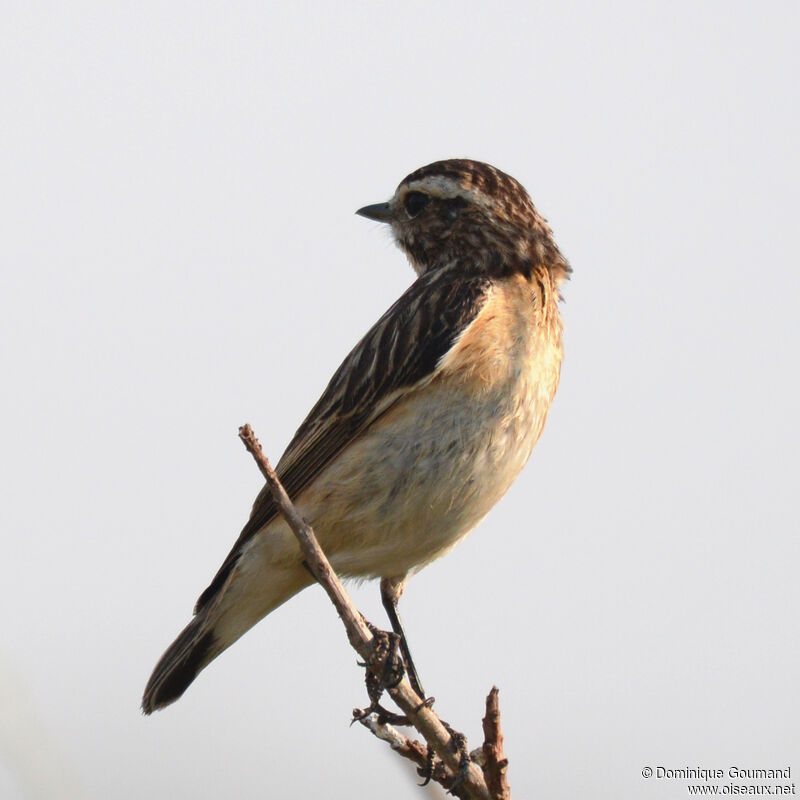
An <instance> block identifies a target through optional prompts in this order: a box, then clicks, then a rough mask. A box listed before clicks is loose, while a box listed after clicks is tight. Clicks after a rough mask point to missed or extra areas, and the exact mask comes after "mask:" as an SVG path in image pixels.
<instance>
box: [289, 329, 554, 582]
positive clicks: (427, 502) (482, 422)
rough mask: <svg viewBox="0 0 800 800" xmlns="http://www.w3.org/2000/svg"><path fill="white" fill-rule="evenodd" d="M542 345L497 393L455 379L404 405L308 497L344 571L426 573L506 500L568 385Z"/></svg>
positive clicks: (310, 512) (309, 512)
mask: <svg viewBox="0 0 800 800" xmlns="http://www.w3.org/2000/svg"><path fill="white" fill-rule="evenodd" d="M532 344H533V343H532ZM535 344H537V345H538V347H535V348H534V352H535V355H533V356H531V357H529V358H526V359H524V361H523V362H522V364H523V365H524V368H523V369H519V370H514V371H509V374H508V375H507V376H506V379H505V380H503V381H501V382H497V383H496V384H495V385H494V386H493V387H492V388H491V389H487V390H484V391H482V392H478V393H476V392H474V391H467V390H466V388H465V385H464V384H463V383H462V382H459V381H455V380H446V379H445V380H440V381H437V382H435V383H433V384H430V385H429V386H427V387H426V388H425V389H424V391H422V392H420V393H419V394H417V395H416V396H415V395H411V396H408V397H407V398H404V402H403V403H402V405H401V406H400V408H399V409H395V410H392V411H390V412H388V413H387V414H385V415H384V417H382V418H381V420H380V421H379V422H377V423H376V424H375V425H373V426H372V428H371V429H370V430H369V431H368V432H367V433H366V434H364V435H363V436H362V437H361V439H360V440H359V441H358V442H356V443H354V444H353V445H351V446H350V447H349V448H348V450H347V451H346V453H345V454H343V456H341V457H340V458H339V459H337V460H336V461H335V462H334V463H333V464H331V466H330V467H329V468H328V469H327V470H326V471H325V473H324V474H323V475H322V476H320V480H319V481H317V482H316V483H315V486H314V488H313V489H312V490H309V491H307V492H305V493H303V495H301V497H300V498H298V499H299V503H298V505H299V506H300V509H301V512H302V513H303V514H304V516H306V517H307V519H308V520H309V521H310V522H311V523H312V525H313V526H314V529H315V531H316V533H317V536H318V538H319V540H320V544H321V545H322V547H323V549H324V550H325V551H326V553H327V554H328V556H329V558H330V559H331V562H332V564H333V566H334V568H335V569H336V570H337V571H339V572H340V573H341V574H342V575H346V576H357V577H394V576H401V575H404V574H405V573H407V572H409V571H414V570H416V569H419V568H421V567H422V566H424V565H425V564H427V563H429V562H430V561H432V560H433V559H435V558H437V557H438V556H440V555H442V554H443V553H445V552H446V551H447V550H449V549H450V548H451V547H453V546H454V545H455V544H456V543H457V542H458V541H459V540H460V539H461V538H462V537H464V536H465V535H466V534H467V533H469V531H470V530H472V528H474V527H475V526H476V525H477V524H478V523H479V522H480V520H481V519H482V518H483V517H484V516H485V515H486V514H487V513H488V511H489V510H490V509H491V508H492V507H493V506H494V505H495V503H497V501H498V500H499V499H500V498H501V497H502V496H503V495H504V494H505V492H506V491H507V490H508V488H509V487H510V486H511V484H512V483H513V482H514V480H515V479H516V478H517V476H518V475H519V473H520V471H521V470H522V468H523V467H524V466H525V463H526V462H527V460H528V458H529V457H530V454H531V451H532V449H533V446H534V445H535V444H536V441H537V439H538V438H539V435H540V434H541V431H542V428H543V426H544V422H545V418H546V415H547V411H548V409H549V407H550V403H551V401H552V398H553V394H554V392H555V389H556V385H557V383H558V375H559V366H560V360H561V359H560V348H557V347H556V346H555V344H554V345H552V346H548V345H546V344H545V343H544V342H537V343H535Z"/></svg>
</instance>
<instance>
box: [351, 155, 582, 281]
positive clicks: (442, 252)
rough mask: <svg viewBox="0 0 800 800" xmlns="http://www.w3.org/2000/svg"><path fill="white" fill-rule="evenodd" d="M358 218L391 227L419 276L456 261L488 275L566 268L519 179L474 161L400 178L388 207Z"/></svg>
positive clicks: (436, 164) (374, 207) (438, 163)
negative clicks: (467, 264) (488, 273)
mask: <svg viewBox="0 0 800 800" xmlns="http://www.w3.org/2000/svg"><path fill="white" fill-rule="evenodd" d="M356 213H357V214H360V215H361V216H363V217H367V218H369V219H374V220H377V221H379V222H386V223H389V224H390V225H391V226H392V233H393V235H394V238H395V241H396V242H397V244H398V246H399V247H400V248H401V250H403V252H405V253H406V255H407V256H408V258H409V260H410V261H411V264H412V266H413V267H414V270H415V271H416V272H417V274H418V275H422V274H424V273H426V272H429V271H431V270H433V269H438V268H441V267H444V266H447V265H448V264H451V263H453V262H454V261H462V262H464V263H469V265H470V266H471V267H472V268H475V269H485V270H486V271H487V272H490V273H497V274H509V273H512V272H515V271H522V272H530V271H531V270H532V269H533V268H535V267H536V266H537V265H547V266H551V267H552V268H554V269H555V270H556V271H557V272H558V273H559V274H558V277H559V278H561V277H566V275H567V273H568V272H569V266H568V264H567V262H566V260H565V259H564V257H563V256H562V255H561V254H560V252H559V251H558V248H557V247H556V245H555V243H554V242H553V238H552V234H551V231H550V228H549V227H548V225H547V222H546V220H545V219H544V218H543V217H542V216H540V215H539V214H538V212H537V211H536V209H535V208H534V206H533V203H532V202H531V199H530V197H529V195H528V193H527V192H526V191H525V189H524V188H523V186H522V184H520V183H519V182H518V181H517V180H515V179H514V178H512V177H511V176H510V175H506V174H505V173H504V172H501V171H500V170H499V169H496V168H495V167H492V166H490V165H489V164H484V163H482V162H480V161H470V160H468V159H461V158H457V159H450V160H448V161H436V162H434V163H433V164H429V165H428V166H426V167H421V168H420V169H418V170H416V171H415V172H412V173H411V174H410V175H409V176H408V177H406V178H404V179H403V181H402V182H401V183H400V185H399V186H398V187H397V190H396V191H395V193H394V196H393V197H392V199H391V200H389V202H388V203H377V204H375V205H371V206H365V207H364V208H361V209H359V210H358V211H357V212H356Z"/></svg>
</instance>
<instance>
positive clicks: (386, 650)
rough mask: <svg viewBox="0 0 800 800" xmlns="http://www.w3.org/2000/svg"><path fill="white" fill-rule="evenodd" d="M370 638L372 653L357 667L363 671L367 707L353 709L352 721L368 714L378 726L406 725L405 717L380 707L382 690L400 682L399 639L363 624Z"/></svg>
mask: <svg viewBox="0 0 800 800" xmlns="http://www.w3.org/2000/svg"><path fill="white" fill-rule="evenodd" d="M367 625H368V626H369V629H370V631H371V632H372V635H373V637H374V642H373V646H372V652H371V653H370V655H369V658H368V659H367V661H366V662H359V666H362V667H366V668H367V671H366V675H365V676H364V682H365V684H366V687H367V696H368V697H369V700H370V704H369V706H367V707H366V708H356V709H353V721H354V722H355V721H357V720H360V719H364V718H365V717H368V716H369V715H370V714H378V718H379V720H380V721H381V722H388V723H390V724H392V725H409V724H410V723H409V721H408V717H406V716H404V715H401V714H394V713H392V712H391V711H388V710H387V709H385V708H384V707H383V706H382V705H381V704H380V699H381V697H382V696H383V693H384V691H386V689H393V688H394V687H395V686H397V684H398V683H400V681H401V680H403V675H404V674H405V668H404V661H403V657H402V655H401V654H400V637H399V636H398V635H397V634H396V633H388V632H387V631H382V630H380V629H379V628H376V627H375V626H374V625H371V624H370V623H367Z"/></svg>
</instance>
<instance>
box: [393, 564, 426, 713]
mask: <svg viewBox="0 0 800 800" xmlns="http://www.w3.org/2000/svg"><path fill="white" fill-rule="evenodd" d="M405 581H406V576H405V575H403V576H402V577H400V578H381V601H382V602H383V607H384V608H385V609H386V614H387V615H388V617H389V622H391V623H392V630H393V631H394V632H395V633H396V634H397V635H398V636H399V637H400V650H401V652H402V653H403V658H404V659H405V662H406V671H407V672H408V680H409V681H410V682H411V687H412V688H413V689H414V691H415V692H416V693H417V694H418V695H419V696H420V697H421V698H422V699H423V700H424V701H425V703H426V704H427V705H429V706H431V705H433V700H434V698H432V697H431V698H427V697H426V696H425V690H424V689H423V688H422V682H421V681H420V679H419V675H418V674H417V668H416V667H415V666H414V661H413V659H412V658H411V651H410V650H409V649H408V640H407V639H406V633H405V631H404V630H403V623H402V622H401V621H400V615H399V614H398V613H397V603H398V602H399V601H400V597H401V596H402V594H403V588H404V586H405Z"/></svg>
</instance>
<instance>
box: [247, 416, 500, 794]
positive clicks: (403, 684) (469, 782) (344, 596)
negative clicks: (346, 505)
mask: <svg viewBox="0 0 800 800" xmlns="http://www.w3.org/2000/svg"><path fill="white" fill-rule="evenodd" d="M239 438H240V439H241V440H242V442H244V445H245V447H246V448H247V450H248V451H249V452H250V453H251V455H252V456H253V458H254V459H255V461H256V463H257V464H258V467H259V469H260V470H261V474H262V475H263V476H264V478H265V479H266V481H267V485H268V486H269V489H270V492H271V494H272V497H273V499H274V500H275V504H276V505H277V506H278V510H279V511H280V513H281V515H282V516H283V518H284V519H285V520H286V522H287V523H288V524H289V526H290V527H291V529H292V531H293V532H294V534H295V536H296V537H297V540H298V542H299V543H300V549H301V551H302V553H303V558H304V559H305V561H306V563H307V564H308V567H309V569H310V570H311V572H312V573H313V575H314V577H315V578H316V579H317V581H319V583H320V584H321V585H322V587H323V588H324V589H325V591H326V592H327V594H328V597H329V598H330V599H331V602H332V603H333V605H334V607H335V608H336V611H337V612H338V614H339V616H340V617H341V620H342V623H343V624H344V627H345V630H346V631H347V638H348V639H349V640H350V644H351V645H352V647H353V649H354V650H355V651H356V652H357V653H358V654H359V655H360V656H361V658H362V659H363V660H364V661H365V662H366V663H369V662H370V655H371V654H372V652H373V647H374V642H373V635H372V633H371V632H370V630H369V628H368V627H367V624H366V622H365V620H364V618H363V617H362V615H361V614H360V613H359V611H358V609H357V608H356V607H355V605H354V604H353V601H352V600H351V599H350V595H349V594H348V593H347V591H346V590H345V588H344V586H343V585H342V582H341V581H340V580H339V578H338V576H337V575H336V573H335V572H334V571H333V568H332V567H331V565H330V562H329V561H328V559H327V558H326V556H325V553H323V551H322V548H321V547H320V546H319V543H318V542H317V539H316V537H315V536H314V531H313V530H312V528H311V526H310V525H309V524H308V523H307V522H306V521H305V520H304V519H303V518H302V516H301V515H300V514H299V512H298V511H297V509H296V508H295V506H294V505H293V504H292V501H291V500H290V498H289V495H288V494H286V490H285V489H284V488H283V486H282V485H281V482H280V480H279V479H278V476H277V475H276V473H275V470H274V469H273V468H272V465H271V464H270V463H269V461H268V460H267V457H266V456H265V455H264V452H263V451H262V449H261V445H260V444H259V441H258V439H256V436H255V433H254V432H253V429H252V428H251V427H250V426H249V425H243V426H242V427H241V428H239ZM370 668H371V669H372V670H373V672H374V674H376V675H378V676H379V677H380V669H381V665H380V664H376V665H373V666H371V667H370ZM387 691H388V692H389V694H390V696H391V698H392V699H393V700H394V701H395V703H397V705H398V706H399V707H400V709H401V710H402V711H403V713H404V714H405V715H406V716H407V717H408V720H409V722H410V723H411V724H412V725H413V726H414V727H415V728H416V729H417V731H419V733H420V734H421V735H422V737H423V738H424V739H425V741H426V742H427V743H428V744H429V745H430V746H431V747H432V748H433V750H434V752H435V753H436V755H437V756H439V758H440V759H441V760H442V762H444V764H445V766H446V767H447V768H448V769H449V770H450V771H451V772H452V774H453V775H459V774H460V772H461V763H460V757H459V752H458V748H457V747H456V746H455V743H454V737H453V736H452V735H451V734H450V732H449V731H448V730H447V728H446V727H445V726H444V724H443V723H442V722H441V720H440V719H439V717H438V715H437V714H436V713H435V712H434V711H432V710H431V709H430V708H428V706H426V705H425V703H424V698H421V697H420V696H419V695H418V694H417V693H416V692H415V691H414V690H413V689H412V688H411V684H410V683H409V681H408V679H407V678H406V677H403V679H402V680H401V681H400V683H399V684H397V686H395V687H393V688H390V689H387ZM457 794H458V795H459V796H462V797H469V798H475V800H491V798H490V795H489V790H488V788H487V786H486V781H485V780H484V777H483V773H482V771H481V769H480V767H478V765H477V764H472V763H471V764H469V765H467V767H466V769H465V770H464V776H463V780H461V781H460V782H459V786H458V789H457Z"/></svg>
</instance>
